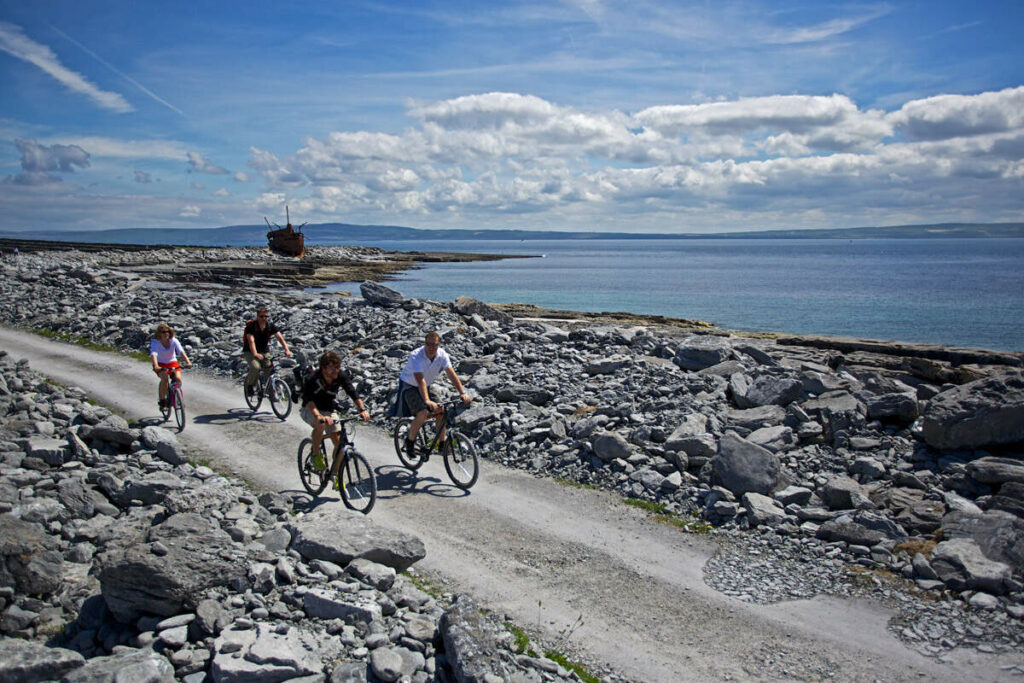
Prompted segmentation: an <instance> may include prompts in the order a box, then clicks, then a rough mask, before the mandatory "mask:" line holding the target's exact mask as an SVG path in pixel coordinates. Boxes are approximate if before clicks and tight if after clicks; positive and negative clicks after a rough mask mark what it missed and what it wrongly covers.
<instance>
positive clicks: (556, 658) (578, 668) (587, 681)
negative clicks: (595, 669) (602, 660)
mask: <svg viewBox="0 0 1024 683" xmlns="http://www.w3.org/2000/svg"><path fill="white" fill-rule="evenodd" d="M544 656H545V657H547V658H548V659H550V660H551V661H553V662H558V664H560V665H561V667H562V668H563V669H565V670H567V671H571V672H573V673H575V674H576V675H577V676H579V677H580V680H581V681H584V683H601V679H600V678H598V677H597V676H595V675H594V674H592V673H590V672H589V671H587V670H586V669H584V668H583V666H582V665H581V664H578V663H576V662H571V661H569V659H568V658H567V657H566V656H565V655H563V654H562V653H561V652H555V651H553V650H546V651H545V652H544Z"/></svg>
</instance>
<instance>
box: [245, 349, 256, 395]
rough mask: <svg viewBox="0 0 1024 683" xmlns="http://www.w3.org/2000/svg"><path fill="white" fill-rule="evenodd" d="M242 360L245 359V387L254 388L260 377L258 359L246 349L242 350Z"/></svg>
mask: <svg viewBox="0 0 1024 683" xmlns="http://www.w3.org/2000/svg"><path fill="white" fill-rule="evenodd" d="M242 360H243V361H245V366H246V368H247V372H246V375H245V388H246V389H254V388H255V387H256V382H258V381H259V379H260V361H259V359H258V358H256V356H254V355H252V354H251V353H249V352H248V351H243V352H242Z"/></svg>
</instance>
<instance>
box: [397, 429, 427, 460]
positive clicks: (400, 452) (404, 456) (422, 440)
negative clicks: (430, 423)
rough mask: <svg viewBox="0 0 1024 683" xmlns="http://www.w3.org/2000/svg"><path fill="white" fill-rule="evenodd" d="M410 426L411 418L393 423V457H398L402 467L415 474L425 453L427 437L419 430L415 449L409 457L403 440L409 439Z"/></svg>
mask: <svg viewBox="0 0 1024 683" xmlns="http://www.w3.org/2000/svg"><path fill="white" fill-rule="evenodd" d="M410 424H412V418H411V417H403V418H399V420H398V422H396V423H395V429H394V440H395V455H397V456H398V459H399V460H400V461H401V462H402V464H403V465H405V466H406V467H408V468H409V469H410V470H412V471H413V472H415V471H416V470H418V469H419V468H420V466H421V465H422V464H423V454H424V453H426V452H427V435H426V433H425V432H424V430H423V429H420V432H419V434H417V435H416V449H415V450H414V451H413V454H412V457H410V456H409V453H408V452H406V450H405V440H406V439H407V438H408V437H409V425H410ZM424 427H426V425H424Z"/></svg>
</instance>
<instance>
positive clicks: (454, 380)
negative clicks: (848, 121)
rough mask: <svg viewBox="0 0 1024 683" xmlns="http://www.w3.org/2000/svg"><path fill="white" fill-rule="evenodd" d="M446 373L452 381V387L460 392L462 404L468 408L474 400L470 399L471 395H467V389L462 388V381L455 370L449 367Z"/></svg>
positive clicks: (445, 370)
mask: <svg viewBox="0 0 1024 683" xmlns="http://www.w3.org/2000/svg"><path fill="white" fill-rule="evenodd" d="M444 373H445V374H446V375H448V379H450V380H451V382H452V386H454V387H455V388H456V389H458V390H459V397H460V398H461V399H462V402H463V403H465V404H466V405H467V406H468V405H469V404H470V402H471V401H472V399H471V398H470V397H469V394H467V393H466V388H465V387H463V386H462V380H460V379H459V376H458V375H456V374H455V369H454V368H452V367H450V366H449V367H447V368H445V369H444Z"/></svg>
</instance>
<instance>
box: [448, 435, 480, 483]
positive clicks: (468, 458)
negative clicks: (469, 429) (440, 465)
mask: <svg viewBox="0 0 1024 683" xmlns="http://www.w3.org/2000/svg"><path fill="white" fill-rule="evenodd" d="M444 468H445V469H446V470H448V476H449V477H451V480H452V483H453V484H455V485H456V486H458V487H459V488H460V489H463V490H466V489H468V488H469V487H470V486H472V485H473V484H475V483H476V480H477V477H479V476H480V463H479V460H478V458H477V454H476V444H474V443H473V442H472V441H471V440H470V439H469V438H468V437H466V436H463V435H462V434H456V433H454V432H452V431H451V430H449V432H448V440H447V441H446V442H445V446H444Z"/></svg>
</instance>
